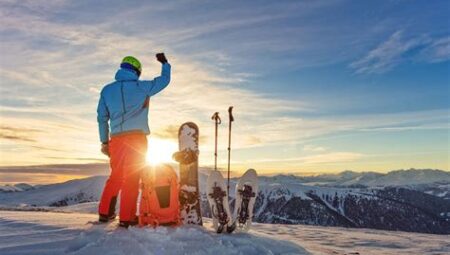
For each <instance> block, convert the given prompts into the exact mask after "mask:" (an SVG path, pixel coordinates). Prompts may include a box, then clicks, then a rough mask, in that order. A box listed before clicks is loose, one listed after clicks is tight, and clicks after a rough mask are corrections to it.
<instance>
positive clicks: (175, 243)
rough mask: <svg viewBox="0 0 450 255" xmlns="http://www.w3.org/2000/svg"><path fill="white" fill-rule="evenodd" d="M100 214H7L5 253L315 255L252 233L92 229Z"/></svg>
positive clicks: (0, 225) (1, 235) (0, 237)
mask: <svg viewBox="0 0 450 255" xmlns="http://www.w3.org/2000/svg"><path fill="white" fill-rule="evenodd" d="M96 218H97V215H95V214H80V213H54V212H17V211H15V212H14V211H1V214H0V254H2V255H10V254H30V255H38V254H46V255H49V254H73V255H91V254H95V255H97V254H108V255H109V254H111V255H122V254H124V255H131V254H158V255H159V254H164V255H172V254H174V255H175V254H177V255H178V254H197V255H202V254H214V255H221V254H246V255H252V254H255V255H260V254H261V255H262V254H309V253H308V252H306V251H305V250H304V249H303V248H302V247H300V246H298V245H296V244H294V243H293V242H289V241H282V240H278V239H273V238H272V237H268V236H261V235H258V233H257V232H252V231H251V232H250V233H248V234H244V233H236V234H231V235H230V234H216V233H215V232H214V231H213V230H212V227H211V225H212V223H211V220H210V219H204V220H205V222H206V224H205V227H199V226H183V227H179V228H171V227H159V228H156V229H154V228H150V227H145V228H138V227H131V228H129V229H128V230H126V229H122V228H117V221H115V222H112V223H110V224H102V225H92V224H87V222H89V221H93V220H95V219H96Z"/></svg>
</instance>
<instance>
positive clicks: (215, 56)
mask: <svg viewBox="0 0 450 255" xmlns="http://www.w3.org/2000/svg"><path fill="white" fill-rule="evenodd" d="M449 9H450V8H449V3H448V1H400V0H397V1H340V0H330V1H246V2H244V3H242V1H153V2H151V1H95V4H94V3H93V2H92V1H51V2H49V1H39V0H38V1H2V3H0V11H1V22H0V38H1V48H0V50H1V52H2V56H1V63H0V68H1V73H0V75H1V76H0V79H1V80H0V81H1V97H0V117H1V119H2V121H1V122H2V125H1V128H2V136H1V139H2V140H1V147H0V149H1V162H0V165H30V164H46V163H52V164H58V163H80V162H86V163H88V162H98V161H104V160H105V158H104V157H102V155H101V154H100V153H99V152H98V143H97V133H96V122H95V107H96V103H97V100H98V92H99V91H100V90H101V88H102V86H103V85H104V84H106V83H108V82H110V81H111V80H112V78H113V74H114V72H115V71H116V69H117V66H118V63H119V61H120V59H121V58H122V57H123V56H125V55H135V56H137V57H138V58H139V59H141V61H142V62H143V65H144V70H143V78H152V77H153V76H154V75H156V74H157V73H158V71H159V66H158V64H157V63H156V61H154V57H153V55H154V54H155V53H156V52H159V51H164V52H166V53H167V55H168V58H169V60H170V61H171V63H172V65H173V72H174V77H173V80H172V84H171V85H170V87H168V88H167V90H166V91H164V92H163V93H162V94H160V95H158V96H156V97H154V98H153V99H152V102H151V113H150V127H151V129H152V130H153V134H154V135H153V137H155V138H158V139H162V140H167V141H170V142H172V143H175V141H174V140H173V135H172V133H173V132H171V131H173V130H176V126H177V125H179V124H180V123H182V122H184V121H187V120H193V121H196V122H197V123H198V124H199V125H200V128H201V132H202V134H203V137H202V138H203V139H202V154H201V155H202V157H201V162H203V164H204V165H210V164H211V163H212V151H211V149H212V145H213V144H212V141H213V140H212V135H213V129H212V122H211V121H210V119H209V118H210V115H211V114H212V113H213V112H215V111H220V112H221V113H222V114H223V116H222V117H223V118H226V109H227V107H228V105H234V106H235V111H236V113H235V114H236V122H235V123H234V125H235V127H234V132H235V133H234V134H233V135H234V140H233V141H234V144H233V147H234V148H235V150H234V154H233V164H234V166H235V167H236V171H241V170H243V169H245V168H247V167H255V168H257V169H260V170H261V172H267V173H269V172H329V171H340V170H345V169H353V170H357V171H364V170H374V171H387V170H390V169H398V168H409V167H416V168H422V167H423V168H425V167H427V168H428V167H429V168H440V169H444V170H448V166H449V141H448V138H449V101H450V100H449V95H450V93H449V59H450V30H449V15H448V13H449ZM220 132H221V139H220V145H219V146H220V147H221V148H222V150H221V152H220V153H221V155H222V157H221V158H220V161H219V162H220V163H221V164H224V163H225V159H226V156H225V155H226V154H225V152H226V150H225V148H226V125H222V127H221V129H220ZM18 155H20V156H18Z"/></svg>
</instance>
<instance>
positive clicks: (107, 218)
mask: <svg viewBox="0 0 450 255" xmlns="http://www.w3.org/2000/svg"><path fill="white" fill-rule="evenodd" d="M115 218H116V214H112V215H109V216H108V215H103V214H99V215H98V221H99V222H102V223H107V222H109V221H112V220H114V219H115Z"/></svg>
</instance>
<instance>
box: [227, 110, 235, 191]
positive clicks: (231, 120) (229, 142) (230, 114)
mask: <svg viewBox="0 0 450 255" xmlns="http://www.w3.org/2000/svg"><path fill="white" fill-rule="evenodd" d="M228 117H229V123H228V181H227V194H230V159H231V122H233V121H234V117H233V106H230V107H229V108H228Z"/></svg>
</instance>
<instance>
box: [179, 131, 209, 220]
mask: <svg viewBox="0 0 450 255" xmlns="http://www.w3.org/2000/svg"><path fill="white" fill-rule="evenodd" d="M198 138H199V131H198V127H197V125H196V124H195V123H193V122H186V123H184V124H183V125H181V126H180V129H179V130H178V147H179V151H178V152H176V153H174V155H173V158H174V159H175V160H176V161H177V162H178V163H179V164H180V196H179V198H180V218H181V222H182V223H183V224H194V225H203V222H202V215H201V210H200V192H199V185H198V154H199V150H198V142H199V141H198Z"/></svg>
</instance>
